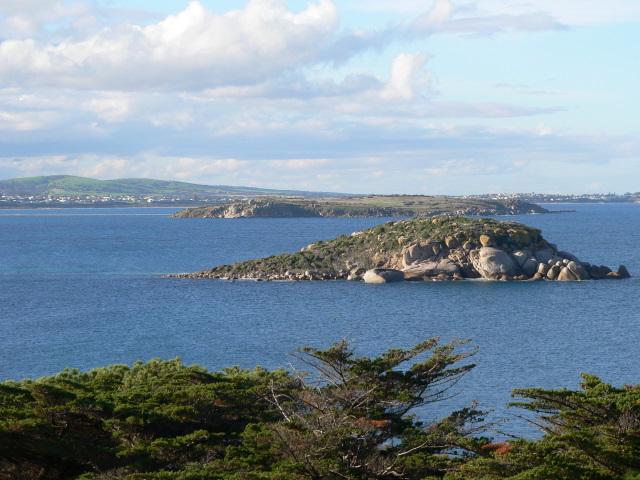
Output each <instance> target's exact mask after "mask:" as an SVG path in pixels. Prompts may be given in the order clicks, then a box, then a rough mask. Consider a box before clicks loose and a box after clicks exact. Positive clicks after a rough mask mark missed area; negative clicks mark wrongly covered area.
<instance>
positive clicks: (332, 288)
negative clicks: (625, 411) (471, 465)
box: [0, 205, 640, 428]
mask: <svg viewBox="0 0 640 480" xmlns="http://www.w3.org/2000/svg"><path fill="white" fill-rule="evenodd" d="M552 208H558V209H562V208H566V206H553V207H552ZM572 208H575V209H576V210H577V211H576V212H575V213H566V214H557V215H537V216H522V217H517V218H516V219H517V220H519V221H522V222H525V223H527V224H530V225H533V226H536V227H539V228H542V229H543V232H544V235H545V237H546V238H547V239H548V240H550V241H552V242H555V243H557V244H558V246H559V247H560V248H562V249H564V250H568V251H570V252H573V253H575V254H576V255H578V256H579V257H580V258H582V259H584V260H587V261H591V262H593V263H604V264H609V265H611V266H616V267H617V265H618V264H619V263H624V264H626V265H627V266H628V267H629V269H630V270H631V272H632V274H633V273H637V274H640V254H639V253H638V245H639V244H640V205H578V206H572ZM172 211H173V210H171V209H135V208H129V209H95V210H93V209H82V210H75V209H73V210H68V209H64V210H2V211H0V379H8V378H13V379H18V378H24V377H37V376H41V375H46V374H52V373H55V372H57V371H59V370H60V369H62V368H65V367H77V368H81V369H88V368H92V367H98V366H102V365H106V364H110V363H131V362H133V361H135V360H138V359H140V360H148V359H150V358H154V357H162V358H173V357H176V356H180V357H182V358H183V359H184V360H185V361H186V362H188V363H199V364H202V365H204V366H206V367H209V368H212V369H217V368H222V367H225V366H229V365H241V366H243V367H253V366H255V365H256V364H261V365H265V366H268V367H278V366H286V365H287V364H288V362H290V361H291V357H290V356H289V355H288V354H289V353H290V352H292V351H294V350H295V349H296V348H297V347H299V346H302V345H314V346H326V345H329V344H330V343H331V342H333V341H336V340H339V339H342V338H348V339H350V340H352V341H353V342H354V344H355V346H356V348H357V350H358V351H359V352H361V353H364V354H372V353H379V352H380V351H382V350H383V349H385V348H387V347H391V346H411V345H413V344H414V343H416V342H419V341H421V340H423V339H425V338H427V337H431V336H441V337H442V338H443V339H445V340H449V339H453V338H469V339H472V340H473V342H474V344H475V345H478V346H479V347H480V351H479V353H478V354H477V356H476V358H475V361H476V362H477V363H478V367H477V368H476V369H475V370H474V371H473V372H472V373H471V374H470V375H469V376H468V377H467V378H466V379H465V380H464V381H463V382H462V383H461V385H460V386H459V388H458V392H459V395H458V396H457V397H456V398H455V399H452V400H450V401H449V402H447V404H446V405H444V406H443V407H442V408H449V407H455V406H461V405H465V404H468V403H469V402H470V401H472V400H479V401H480V403H481V405H484V406H485V407H488V408H497V411H496V415H504V414H505V410H504V405H505V404H506V403H507V402H508V401H509V392H510V390H511V389H512V388H515V387H523V386H534V385H535V386H546V387H562V386H566V387H575V386H576V385H577V382H578V380H579V373H580V372H583V371H588V372H590V373H595V374H598V375H601V376H602V377H604V378H605V379H606V380H609V381H612V382H615V383H618V384H623V383H638V382H639V381H640V362H639V361H638V345H640V299H639V296H638V294H639V292H640V282H639V281H638V279H632V280H630V281H622V282H584V283H544V282H542V283H489V282H461V283H427V284H416V283H403V284H393V285H382V286H371V285H364V284H360V283H350V282H314V283H268V282H267V283H263V282H222V281H202V280H200V281H198V280H175V279H166V278H162V277H161V274H164V273H172V272H186V271H194V270H199V269H203V268H207V267H211V266H214V265H216V264H220V263H227V262H235V261H238V260H243V259H248V258H255V257H261V256H266V255H272V254H276V253H282V252H287V251H295V250H298V249H299V248H301V247H303V246H305V245H307V244H309V243H312V242H314V241H316V240H319V239H328V238H332V237H334V236H336V235H339V234H344V233H351V232H353V231H356V230H362V229H364V228H367V227H370V226H372V225H375V224H377V223H379V222H380V221H381V220H380V219H362V218H360V219H343V218H338V219H326V218H322V219H316V218H308V219H245V220H212V219H172V218H168V217H167V216H166V214H167V213H170V212H172ZM518 428H520V427H518Z"/></svg>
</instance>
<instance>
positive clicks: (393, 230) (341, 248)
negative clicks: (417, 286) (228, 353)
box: [175, 216, 630, 283]
mask: <svg viewBox="0 0 640 480" xmlns="http://www.w3.org/2000/svg"><path fill="white" fill-rule="evenodd" d="M629 276H630V275H629V272H628V271H627V269H626V268H625V267H624V266H620V267H619V268H618V270H617V271H613V270H611V269H610V268H609V267H606V266H598V265H592V264H590V263H587V262H583V261H581V260H579V259H578V258H576V257H575V256H574V255H572V254H570V253H568V252H563V251H561V250H559V249H558V247H556V246H555V245H554V244H552V243H550V242H548V241H547V240H545V239H544V238H543V237H542V235H541V232H540V231H539V230H537V229H534V228H531V227H527V226H525V225H522V224H519V223H515V222H504V221H497V220H493V219H471V218H466V217H457V216H456V217H452V216H438V217H433V218H425V219H414V220H405V221H397V222H389V223H385V224H383V225H378V226H376V227H374V228H371V229H369V230H366V231H363V232H354V233H352V234H351V235H347V236H341V237H338V238H336V239H334V240H330V241H320V242H316V243H313V244H311V245H308V246H307V247H305V248H303V249H302V250H301V251H299V252H296V253H288V254H283V255H277V256H272V257H268V258H263V259H258V260H249V261H246V262H241V263H236V264H234V265H222V266H218V267H215V268H212V269H210V270H205V271H202V272H197V273H187V274H180V275H175V277H178V278H211V279H225V280H289V281H302V280H353V281H364V282H366V283H389V282H398V281H405V280H406V281H447V280H464V279H487V280H505V281H506V280H516V281H518V280H519V281H534V280H551V281H553V280H558V281H581V280H591V279H593V280H599V279H622V278H628V277H629Z"/></svg>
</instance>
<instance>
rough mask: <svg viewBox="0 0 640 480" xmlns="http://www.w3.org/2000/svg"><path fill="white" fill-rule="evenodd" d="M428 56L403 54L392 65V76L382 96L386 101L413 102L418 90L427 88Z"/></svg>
mask: <svg viewBox="0 0 640 480" xmlns="http://www.w3.org/2000/svg"><path fill="white" fill-rule="evenodd" d="M426 62H427V56H426V55H425V54H423V53H414V54H410V53H403V54H400V55H398V56H397V57H396V58H395V59H394V60H393V64H392V65H391V76H390V78H389V82H388V83H387V84H386V85H385V87H384V89H383V91H382V93H381V95H382V98H384V99H385V100H411V99H413V98H414V97H415V96H416V94H417V90H419V89H421V88H425V87H426V86H427V83H428V80H429V77H428V75H427V74H426V72H425V71H424V67H425V64H426Z"/></svg>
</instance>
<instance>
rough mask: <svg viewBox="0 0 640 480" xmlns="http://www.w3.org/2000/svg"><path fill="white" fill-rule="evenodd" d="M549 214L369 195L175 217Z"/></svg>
mask: <svg viewBox="0 0 640 480" xmlns="http://www.w3.org/2000/svg"><path fill="white" fill-rule="evenodd" d="M530 213H549V212H548V210H546V209H545V208H543V207H540V206H538V205H535V204H533V203H528V202H523V201H521V200H511V199H509V200H484V199H483V200H481V199H469V198H458V197H429V196H400V195H398V196H369V197H352V198H348V199H344V198H340V199H336V198H323V199H315V200H306V199H275V198H274V199H259V200H247V201H235V202H228V203H223V204H220V205H213V206H207V207H196V208H187V209H184V210H181V211H179V212H178V213H176V214H175V215H173V216H174V217H176V218H252V217H264V218H293V217H427V216H433V215H442V214H451V215H520V214H530Z"/></svg>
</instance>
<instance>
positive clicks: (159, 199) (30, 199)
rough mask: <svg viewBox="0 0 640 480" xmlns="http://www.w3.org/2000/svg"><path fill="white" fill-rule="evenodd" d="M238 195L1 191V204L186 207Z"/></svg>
mask: <svg viewBox="0 0 640 480" xmlns="http://www.w3.org/2000/svg"><path fill="white" fill-rule="evenodd" d="M239 198H243V197H238V196H231V195H229V196H211V197H206V196H205V197H198V196H181V195H177V196H168V195H15V194H14V195H5V194H3V193H0V208H43V207H50V208H64V207H119V206H120V207H132V206H135V207H174V206H175V207H187V206H195V205H208V204H212V203H220V202H226V201H230V200H234V199H235V200H238V199H239Z"/></svg>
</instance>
